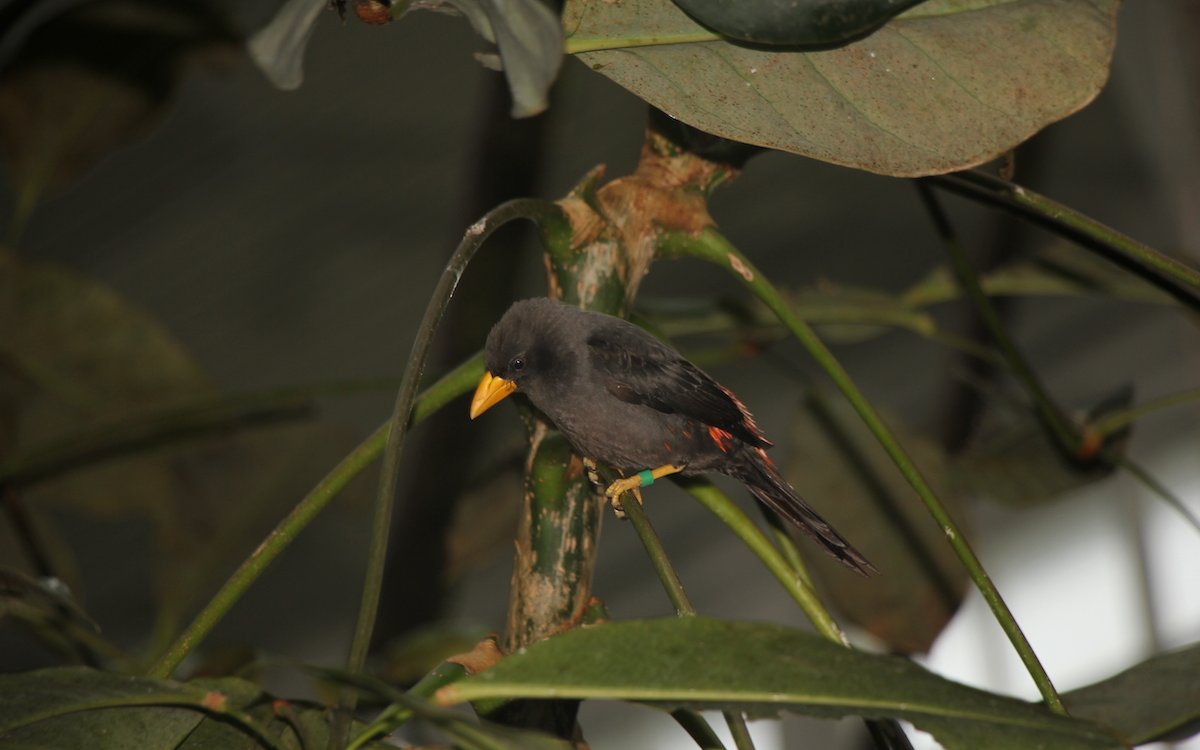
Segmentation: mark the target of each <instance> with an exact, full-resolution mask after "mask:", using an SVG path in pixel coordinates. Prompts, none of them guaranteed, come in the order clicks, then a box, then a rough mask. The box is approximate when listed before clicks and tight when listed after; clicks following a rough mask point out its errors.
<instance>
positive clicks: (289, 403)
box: [0, 391, 313, 486]
mask: <svg viewBox="0 0 1200 750" xmlns="http://www.w3.org/2000/svg"><path fill="white" fill-rule="evenodd" d="M312 410H313V409H312V401H311V397H305V396H299V395H297V394H295V393H293V392H291V391H273V392H271V393H267V394H251V395H249V396H246V397H235V398H219V399H206V400H204V401H201V402H198V403H195V404H191V405H188V406H184V407H177V408H172V409H168V410H165V411H162V412H160V413H157V414H150V415H147V416H145V417H140V418H137V419H133V420H129V421H125V422H120V423H108V424H100V425H96V426H92V427H88V428H86V429H84V430H80V431H78V432H76V433H74V434H69V435H66V436H63V437H60V438H55V439H53V440H51V441H48V442H46V443H44V444H43V445H40V446H36V447H34V448H32V449H29V450H26V451H22V452H20V453H18V454H16V455H14V456H12V457H11V458H9V459H8V460H6V461H4V462H3V463H2V464H0V483H5V484H9V485H11V486H27V485H30V484H33V483H35V482H38V481H39V480H42V479H47V478H52V477H57V476H59V475H61V474H64V473H66V472H69V471H72V470H74V469H78V468H80V467H82V466H86V465H88V464H92V463H96V462H98V461H103V460H105V459H109V458H113V457H115V456H122V455H126V454H129V453H134V452H137V451H141V450H149V449H152V448H156V447H159V446H161V445H162V444H163V443H166V442H172V441H179V440H185V439H192V438H197V437H202V436H204V435H209V434H225V433H227V432H228V431H229V430H230V429H235V428H244V427H248V426H251V425H255V424H262V423H267V424H270V423H274V422H278V421H280V420H286V419H297V418H301V417H306V416H309V415H311V413H312Z"/></svg>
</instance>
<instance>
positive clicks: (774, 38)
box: [672, 0, 922, 47]
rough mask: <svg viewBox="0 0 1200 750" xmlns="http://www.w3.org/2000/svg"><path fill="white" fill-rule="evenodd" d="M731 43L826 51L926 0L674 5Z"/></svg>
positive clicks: (703, 0)
mask: <svg viewBox="0 0 1200 750" xmlns="http://www.w3.org/2000/svg"><path fill="white" fill-rule="evenodd" d="M672 2H674V3H675V4H676V5H678V6H679V7H680V8H683V9H684V10H685V11H686V12H687V14H688V15H689V16H691V17H692V18H695V19H696V20H697V21H699V22H700V23H702V24H704V25H705V26H707V27H709V28H710V29H713V30H714V31H716V32H718V33H720V34H721V36H727V37H730V38H732V39H737V40H739V41H743V42H750V43H752V44H765V45H771V46H778V47H813V46H828V45H831V44H836V43H838V42H844V41H847V40H849V39H854V38H855V37H861V36H863V35H864V34H867V33H870V32H871V31H874V30H875V29H877V28H879V27H880V26H882V25H883V24H884V23H886V22H887V20H888V19H889V18H892V17H893V16H895V15H897V14H898V13H901V12H902V11H904V10H906V9H907V8H910V7H912V6H913V5H916V4H917V3H919V2H922V0H807V2H802V3H797V2H795V0H741V1H740V2H734V3H731V2H728V1H727V0H672Z"/></svg>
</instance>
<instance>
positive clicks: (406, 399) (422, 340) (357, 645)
mask: <svg viewBox="0 0 1200 750" xmlns="http://www.w3.org/2000/svg"><path fill="white" fill-rule="evenodd" d="M517 219H529V220H532V221H535V222H538V223H543V222H545V223H551V222H561V221H562V211H561V209H559V208H558V206H556V205H555V204H553V203H551V202H549V201H541V200H532V199H520V200H513V201H509V202H507V203H503V204H501V205H500V206H498V207H496V208H495V209H493V210H491V211H489V212H488V213H487V215H485V216H484V217H483V218H482V219H480V220H479V221H477V222H475V223H474V224H472V225H471V226H470V227H469V228H468V229H467V231H466V234H465V235H464V236H463V239H462V242H460V243H459V245H458V247H457V248H456V249H455V251H454V254H453V255H451V256H450V261H449V262H448V263H447V264H446V268H445V270H444V271H443V272H442V276H441V278H440V279H439V280H438V283H437V286H436V287H435V288H434V291H433V295H432V297H431V298H430V300H429V304H428V305H427V306H426V308H425V315H424V317H422V319H421V325H420V327H419V328H418V329H417V336H416V339H415V340H414V341H413V345H412V350H411V352H410V353H409V356H408V363H407V365H406V366H405V368H404V376H403V378H402V380H401V382H400V389H399V391H398V393H397V394H396V406H395V409H394V410H393V411H392V418H391V421H390V426H391V429H390V430H388V431H387V446H386V448H385V449H384V454H383V465H382V467H381V468H380V474H379V491H378V492H377V493H376V496H375V505H374V512H373V514H372V521H371V523H372V526H371V538H370V541H369V543H368V547H367V570H366V574H365V576H364V579H363V593H362V601H361V604H360V606H359V611H358V619H357V622H356V624H355V627H354V639H353V641H352V642H351V644H350V654H349V656H348V657H347V659H346V667H347V669H348V670H349V671H351V672H358V671H360V670H361V669H362V667H363V664H364V663H366V659H367V650H368V649H369V648H370V645H371V634H372V633H373V632H374V629H375V617H376V614H377V613H378V611H379V597H380V594H381V590H382V587H383V570H384V562H385V560H386V557H387V547H388V539H389V536H390V533H391V524H392V509H393V506H394V502H393V501H394V499H395V495H396V486H397V483H398V480H399V472H400V453H401V451H402V450H403V448H404V439H405V437H407V434H408V424H409V414H410V413H411V411H412V406H413V401H414V400H415V399H416V395H417V385H418V384H419V383H420V381H421V375H422V373H423V372H424V370H425V361H426V359H427V358H428V356H429V349H430V347H431V345H432V344H433V336H434V333H435V332H436V331H437V327H438V323H439V322H441V319H442V314H443V313H444V312H445V311H446V307H447V305H448V304H449V303H450V296H451V295H452V294H453V293H454V289H455V287H456V286H458V280H459V279H460V278H461V277H462V274H463V272H464V271H465V270H466V267H467V264H468V263H469V262H470V261H471V258H472V257H474V255H475V253H476V251H478V250H479V248H480V246H482V245H483V242H484V241H485V240H486V239H487V238H488V237H489V236H491V234H492V232H494V231H496V229H498V228H499V227H501V226H503V225H505V224H507V223H509V222H510V221H514V220H517ZM354 699H355V698H354V694H353V693H348V694H347V696H346V700H345V703H346V706H345V707H347V708H349V707H351V705H352V704H353V702H354Z"/></svg>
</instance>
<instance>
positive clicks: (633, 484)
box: [604, 475, 642, 520]
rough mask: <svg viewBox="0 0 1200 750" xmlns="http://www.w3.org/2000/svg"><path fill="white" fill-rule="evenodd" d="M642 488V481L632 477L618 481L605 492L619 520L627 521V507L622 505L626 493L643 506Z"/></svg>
mask: <svg viewBox="0 0 1200 750" xmlns="http://www.w3.org/2000/svg"><path fill="white" fill-rule="evenodd" d="M641 486H642V483H641V480H639V479H638V477H637V476H636V475H635V476H632V477H626V478H625V479H618V480H617V481H615V482H613V483H612V484H610V485H609V486H608V489H607V490H605V491H604V494H605V495H606V496H608V502H609V503H611V504H612V509H613V514H614V515H616V517H617V518H620V519H621V520H625V507H624V505H622V503H621V497H622V496H623V495H624V494H625V493H626V492H628V493H629V494H631V495H633V499H634V500H636V501H637V504H638V505H641V504H642V491H641V489H640V487H641Z"/></svg>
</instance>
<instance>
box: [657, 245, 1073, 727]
mask: <svg viewBox="0 0 1200 750" xmlns="http://www.w3.org/2000/svg"><path fill="white" fill-rule="evenodd" d="M659 248H660V250H661V251H662V252H663V253H664V254H665V255H668V256H676V257H684V256H690V257H697V258H702V259H704V260H708V261H710V262H714V263H717V264H719V265H721V266H722V267H724V268H727V269H729V270H730V271H731V272H732V273H733V274H735V275H736V276H737V277H738V278H740V279H741V280H742V281H743V282H744V283H745V284H746V285H747V286H748V287H749V288H750V289H751V290H752V291H753V292H754V294H755V295H757V296H758V298H759V299H761V300H762V301H763V302H764V303H766V305H767V306H768V307H769V308H771V310H772V312H774V313H775V314H776V315H777V316H779V319H780V320H782V321H783V323H784V324H785V325H786V326H787V327H788V329H789V330H791V332H792V334H793V335H794V336H795V337H796V339H797V340H798V341H799V342H800V344H801V345H802V346H804V348H805V349H807V350H808V352H809V354H811V355H812V357H813V358H814V359H815V360H816V361H817V363H818V364H820V366H821V367H822V369H824V370H825V372H826V373H827V374H828V375H829V377H830V379H831V380H833V382H834V384H835V385H837V387H838V389H839V390H841V392H842V394H843V395H844V396H845V397H846V400H847V401H849V402H850V405H851V406H852V407H854V410H855V411H856V412H858V415H859V417H861V418H862V420H863V422H864V423H865V424H866V425H867V428H868V429H869V430H870V431H871V433H872V434H873V435H875V438H876V439H877V440H878V441H879V443H880V445H881V446H883V449H884V450H885V451H886V452H887V454H888V455H889V456H890V457H891V459H892V462H893V463H895V464H896V468H897V469H899V470H900V473H901V474H902V475H903V476H904V478H905V479H906V480H907V481H908V483H909V484H910V485H911V486H912V487H913V489H914V490H915V491H916V493H917V495H918V496H919V497H920V498H921V501H922V502H923V503H924V504H925V507H926V508H927V509H928V510H929V513H930V515H931V516H933V518H934V521H936V522H937V524H938V526H939V528H941V530H942V533H943V534H945V536H946V539H947V541H948V542H949V543H950V546H951V547H952V548H953V549H954V552H955V554H956V555H958V558H959V560H961V561H962V563H963V566H964V567H965V568H966V570H967V573H968V575H970V576H971V580H973V581H974V582H975V585H976V587H977V588H978V589H979V591H980V593H981V594H982V595H983V598H984V600H985V601H986V602H987V603H988V606H989V607H990V608H991V610H992V613H993V615H994V616H995V618H996V621H997V622H998V623H999V624H1000V627H1001V628H1002V629H1003V630H1004V632H1005V634H1006V635H1007V636H1008V638H1009V641H1011V642H1012V645H1013V648H1014V649H1015V650H1016V652H1017V655H1018V656H1020V658H1021V661H1022V662H1023V663H1024V664H1025V667H1026V669H1027V670H1028V671H1029V674H1030V676H1031V677H1032V678H1033V680H1034V682H1035V684H1037V686H1038V689H1039V690H1040V691H1041V693H1042V696H1043V698H1044V699H1045V700H1046V704H1047V705H1048V706H1049V707H1050V708H1051V709H1052V710H1055V711H1056V712H1059V713H1062V712H1063V711H1064V709H1063V707H1062V701H1061V699H1060V698H1059V697H1058V693H1057V691H1056V690H1055V689H1054V686H1053V684H1052V683H1051V682H1050V678H1049V676H1048V675H1047V674H1046V671H1045V668H1044V667H1043V666H1042V664H1041V662H1040V661H1039V660H1038V658H1037V654H1036V653H1034V651H1033V647H1032V646H1031V645H1030V644H1029V641H1028V639H1026V637H1025V634H1024V633H1023V632H1022V631H1021V628H1020V625H1018V624H1017V621H1016V619H1015V618H1014V617H1013V615H1012V612H1011V610H1009V608H1008V605H1007V604H1006V603H1005V602H1004V598H1003V597H1002V596H1001V595H1000V591H999V589H997V588H996V585H995V583H993V582H992V580H991V577H990V576H988V574H987V571H986V570H985V569H984V567H983V564H982V563H981V562H980V561H979V557H978V556H977V555H976V554H975V551H974V550H973V549H972V548H971V545H970V543H969V542H968V541H967V539H966V537H964V536H963V534H962V531H961V530H960V529H959V527H958V524H957V523H956V522H955V521H954V519H953V518H951V517H950V514H949V513H948V512H947V511H946V508H945V506H944V505H942V502H941V500H939V499H938V497H937V495H936V494H935V493H934V492H933V489H932V488H931V487H930V486H929V483H928V482H927V481H926V480H925V477H924V476H923V475H922V474H921V472H920V470H919V469H918V468H917V466H916V464H915V463H913V460H912V458H911V457H910V456H909V455H908V453H907V452H906V451H905V450H904V448H903V447H902V446H901V445H900V443H899V442H898V441H897V440H896V439H895V437H894V436H893V435H892V433H891V430H889V429H888V427H887V425H885V424H884V422H883V420H882V418H880V416H879V414H878V413H877V412H876V411H875V408H874V407H873V406H872V405H871V403H870V401H868V400H867V398H866V396H864V395H863V393H862V391H860V390H859V389H858V386H857V385H856V384H855V383H854V380H853V379H852V378H851V377H850V374H849V373H848V372H846V370H845V368H844V367H842V364H841V362H839V361H838V360H837V358H836V357H834V356H833V353H832V352H830V351H829V349H828V348H827V347H826V346H825V344H824V342H822V341H821V339H820V338H818V337H817V335H816V334H815V333H814V332H813V330H812V328H810V327H809V326H808V325H807V324H805V323H804V322H803V321H802V320H800V319H799V318H797V317H796V315H795V314H794V313H793V311H792V310H791V309H790V307H789V306H788V305H787V303H786V302H785V301H784V299H783V298H782V297H781V296H780V295H779V293H778V291H776V289H775V288H774V286H773V285H772V284H771V283H770V281H769V280H767V278H766V277H764V276H763V274H762V273H761V272H760V271H759V270H758V269H757V268H755V267H754V265H753V264H752V263H750V261H749V260H748V259H747V258H746V257H745V256H744V255H743V254H742V253H741V252H740V251H739V250H738V249H737V248H736V247H734V246H733V245H732V244H730V243H729V241H728V240H726V239H725V238H724V237H723V236H721V235H720V234H719V233H717V232H716V231H715V230H712V229H706V230H704V231H702V232H700V233H699V234H698V235H689V234H682V233H664V234H663V235H662V237H661V238H660V240H659ZM785 564H786V563H785Z"/></svg>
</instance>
